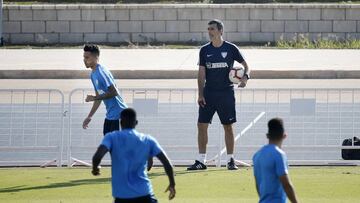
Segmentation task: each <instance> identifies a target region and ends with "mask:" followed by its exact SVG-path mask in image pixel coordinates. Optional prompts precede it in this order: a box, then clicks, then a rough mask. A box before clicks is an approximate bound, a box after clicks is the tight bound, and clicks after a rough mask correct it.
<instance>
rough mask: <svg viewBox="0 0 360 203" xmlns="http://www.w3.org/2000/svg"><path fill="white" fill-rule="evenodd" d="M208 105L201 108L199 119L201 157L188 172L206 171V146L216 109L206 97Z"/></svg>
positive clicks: (209, 98) (199, 156)
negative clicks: (209, 127)
mask: <svg viewBox="0 0 360 203" xmlns="http://www.w3.org/2000/svg"><path fill="white" fill-rule="evenodd" d="M205 101H206V105H205V106H204V107H201V106H200V107H199V118H198V123H197V126H198V149H199V155H198V158H197V159H196V160H195V163H194V164H193V165H191V166H190V167H188V168H187V170H204V169H206V168H207V167H206V165H205V161H206V145H207V142H208V132H207V130H208V126H209V123H211V120H212V117H213V116H214V114H215V108H214V105H213V104H212V103H213V100H212V98H211V97H209V96H206V95H205Z"/></svg>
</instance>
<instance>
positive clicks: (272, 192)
mask: <svg viewBox="0 0 360 203" xmlns="http://www.w3.org/2000/svg"><path fill="white" fill-rule="evenodd" d="M268 128H269V131H268V134H267V138H268V139H269V144H268V145H265V146H263V147H262V148H261V149H260V150H259V151H258V152H256V153H255V155H254V157H253V164H254V176H255V182H256V190H257V192H258V195H259V197H260V201H259V202H260V203H285V202H286V196H287V197H288V198H289V199H290V201H291V202H292V203H297V199H296V195H295V190H294V187H293V186H292V184H291V181H290V179H289V175H288V174H289V172H288V164H287V158H286V154H285V152H284V151H283V150H281V145H282V142H283V140H284V139H285V138H286V134H285V130H284V124H283V121H282V119H280V118H274V119H271V120H270V121H269V122H268Z"/></svg>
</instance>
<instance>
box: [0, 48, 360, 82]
mask: <svg viewBox="0 0 360 203" xmlns="http://www.w3.org/2000/svg"><path fill="white" fill-rule="evenodd" d="M198 52H199V50H198V49H102V50H101V56H100V63H102V64H103V65H105V66H107V67H108V68H109V69H111V70H113V71H115V72H117V71H119V74H120V75H122V77H123V78H124V77H125V78H141V77H142V76H143V77H144V78H160V79H161V78H166V77H169V78H193V77H194V73H195V71H196V70H197V65H196V64H197V61H198ZM82 53H83V52H82V50H81V49H0V59H1V63H0V78H2V79H4V78H19V79H21V78H58V79H61V78H86V77H87V75H88V73H87V72H86V71H84V70H85V67H84V65H83V62H82ZM242 53H243V55H244V56H245V58H246V60H247V61H248V63H249V64H250V67H251V69H252V70H253V71H255V72H256V76H258V78H272V76H274V77H277V78H287V76H289V77H288V78H294V76H296V75H297V74H300V75H301V74H303V75H301V76H300V78H360V73H359V72H360V51H359V50H319V49H316V50H311V49H296V50H295V49H291V50H287V49H243V50H242ZM40 70H41V71H40ZM44 70H46V71H44ZM60 70H61V71H60ZM274 73H276V74H274ZM288 73H289V74H290V75H289V74H288ZM269 74H271V75H269ZM279 75H280V76H279ZM177 76H179V77H177ZM351 76H352V77H351Z"/></svg>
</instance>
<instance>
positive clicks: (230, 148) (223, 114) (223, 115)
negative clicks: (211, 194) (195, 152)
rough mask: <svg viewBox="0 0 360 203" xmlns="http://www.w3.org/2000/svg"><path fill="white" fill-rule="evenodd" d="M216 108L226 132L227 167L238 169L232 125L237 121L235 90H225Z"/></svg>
mask: <svg viewBox="0 0 360 203" xmlns="http://www.w3.org/2000/svg"><path fill="white" fill-rule="evenodd" d="M216 110H217V113H218V115H219V118H220V121H221V124H222V125H223V127H224V132H225V133H224V134H225V145H226V151H227V159H228V160H227V161H228V164H227V167H228V169H229V170H236V169H237V166H236V164H235V160H234V148H235V139H234V130H233V125H232V124H233V123H235V122H236V109H235V95H234V91H229V92H225V93H224V95H223V96H222V97H219V101H218V105H217V108H216Z"/></svg>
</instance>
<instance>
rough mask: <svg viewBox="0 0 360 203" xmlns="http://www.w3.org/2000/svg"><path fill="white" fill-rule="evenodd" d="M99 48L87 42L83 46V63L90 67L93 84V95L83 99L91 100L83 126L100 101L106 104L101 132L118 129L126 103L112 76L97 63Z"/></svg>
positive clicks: (85, 125) (87, 122) (89, 119)
mask: <svg viewBox="0 0 360 203" xmlns="http://www.w3.org/2000/svg"><path fill="white" fill-rule="evenodd" d="M99 55H100V49H99V47H98V46H97V45H94V44H87V45H85V46H84V63H85V66H86V68H90V69H91V75H90V78H91V82H92V84H93V86H94V90H95V96H93V95H87V97H86V99H85V101H86V102H93V106H92V108H91V111H90V113H89V114H88V116H87V117H86V118H85V120H84V122H83V128H84V129H86V128H87V127H88V125H89V123H90V121H91V118H92V116H93V115H94V114H95V112H96V111H97V109H98V108H99V106H100V104H101V101H103V102H104V104H105V106H106V118H105V121H104V128H103V134H104V135H105V134H106V133H108V132H112V131H114V130H119V117H120V113H121V111H122V110H123V109H125V108H127V105H126V104H125V102H124V101H123V99H122V98H121V96H120V94H119V92H118V89H117V87H116V84H115V81H114V77H113V76H112V74H111V73H110V71H108V70H107V69H106V68H105V67H104V66H102V65H100V64H99V63H98V61H99Z"/></svg>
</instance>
